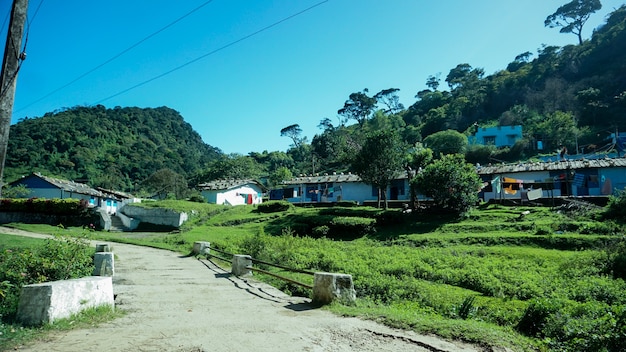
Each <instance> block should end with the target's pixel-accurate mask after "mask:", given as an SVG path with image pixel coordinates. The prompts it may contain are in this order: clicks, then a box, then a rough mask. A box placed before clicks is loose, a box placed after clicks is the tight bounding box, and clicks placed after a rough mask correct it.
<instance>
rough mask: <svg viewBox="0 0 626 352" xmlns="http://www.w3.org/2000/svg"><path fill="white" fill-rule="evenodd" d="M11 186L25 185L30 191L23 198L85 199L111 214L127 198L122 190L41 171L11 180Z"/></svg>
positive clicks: (90, 204)
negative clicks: (96, 185)
mask: <svg viewBox="0 0 626 352" xmlns="http://www.w3.org/2000/svg"><path fill="white" fill-rule="evenodd" d="M9 186H11V187H15V186H25V187H26V189H27V190H28V191H29V192H28V194H26V195H23V196H22V198H45V199H54V198H58V199H68V198H71V199H79V200H85V201H87V202H88V203H89V206H91V207H100V208H103V209H105V210H106V211H107V213H109V214H115V212H116V210H117V206H118V202H120V201H122V200H124V199H125V198H124V195H123V194H122V193H120V192H113V191H104V190H98V189H94V188H92V187H89V186H88V185H86V184H84V183H80V182H75V181H69V180H63V179H58V178H54V177H49V176H44V175H42V174H40V173H33V174H31V175H29V176H25V177H22V178H20V179H18V180H16V181H13V182H11V183H10V184H9Z"/></svg>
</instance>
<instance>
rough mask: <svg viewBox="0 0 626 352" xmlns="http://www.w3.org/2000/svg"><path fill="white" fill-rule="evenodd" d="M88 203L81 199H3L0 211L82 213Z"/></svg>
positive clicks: (59, 213) (57, 213)
mask: <svg viewBox="0 0 626 352" xmlns="http://www.w3.org/2000/svg"><path fill="white" fill-rule="evenodd" d="M87 206H88V203H87V201H85V200H82V199H72V198H66V199H57V198H55V199H45V198H28V199H3V200H2V202H0V211H21V212H29V213H45V214H54V215H83V214H84V213H85V211H86V210H87Z"/></svg>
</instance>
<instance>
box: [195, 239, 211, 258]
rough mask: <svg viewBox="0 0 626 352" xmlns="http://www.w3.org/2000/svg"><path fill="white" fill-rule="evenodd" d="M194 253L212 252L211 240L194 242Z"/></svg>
mask: <svg viewBox="0 0 626 352" xmlns="http://www.w3.org/2000/svg"><path fill="white" fill-rule="evenodd" d="M192 252H193V254H201V255H206V254H209V253H210V252H211V242H204V241H196V242H194V243H193V250H192Z"/></svg>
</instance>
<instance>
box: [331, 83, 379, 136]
mask: <svg viewBox="0 0 626 352" xmlns="http://www.w3.org/2000/svg"><path fill="white" fill-rule="evenodd" d="M367 92H368V90H367V88H365V89H364V90H363V91H362V92H356V93H352V94H350V97H349V98H348V100H346V102H345V103H344V104H343V108H341V109H339V110H337V113H338V114H339V115H341V116H343V117H344V118H345V120H347V121H349V120H355V121H356V122H357V123H358V124H359V126H361V127H363V125H364V124H365V121H367V119H368V118H369V116H370V114H371V113H372V111H373V110H374V108H375V107H376V99H375V98H373V97H370V96H368V95H367Z"/></svg>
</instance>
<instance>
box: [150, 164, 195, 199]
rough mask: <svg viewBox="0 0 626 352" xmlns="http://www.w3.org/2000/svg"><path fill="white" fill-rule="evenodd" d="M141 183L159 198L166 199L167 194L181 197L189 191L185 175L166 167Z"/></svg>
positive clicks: (177, 197)
mask: <svg viewBox="0 0 626 352" xmlns="http://www.w3.org/2000/svg"><path fill="white" fill-rule="evenodd" d="M142 185H143V186H144V187H145V188H146V190H147V191H148V192H150V193H151V194H152V195H156V196H157V198H159V199H166V198H168V196H169V195H172V196H173V198H174V199H183V198H185V197H186V196H187V194H188V193H189V190H188V188H187V180H186V179H185V177H183V176H182V175H179V174H178V173H176V172H174V171H173V170H171V169H168V168H164V169H161V170H158V171H156V172H155V173H153V174H152V175H150V177H148V178H147V179H146V180H145V181H144V182H143V184H142Z"/></svg>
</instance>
